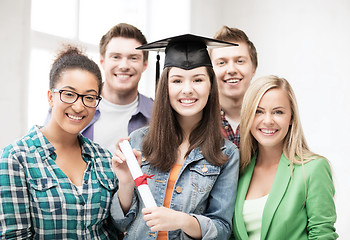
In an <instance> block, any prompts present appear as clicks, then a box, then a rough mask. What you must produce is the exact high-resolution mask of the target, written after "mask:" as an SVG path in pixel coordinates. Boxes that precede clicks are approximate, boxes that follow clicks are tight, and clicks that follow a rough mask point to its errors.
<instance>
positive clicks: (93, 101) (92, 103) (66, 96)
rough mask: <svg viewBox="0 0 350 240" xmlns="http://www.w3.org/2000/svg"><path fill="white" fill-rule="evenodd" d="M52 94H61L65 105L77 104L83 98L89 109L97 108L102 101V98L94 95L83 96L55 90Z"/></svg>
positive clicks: (68, 91)
mask: <svg viewBox="0 0 350 240" xmlns="http://www.w3.org/2000/svg"><path fill="white" fill-rule="evenodd" d="M52 92H55V93H60V99H61V101H62V102H64V103H75V102H76V101H77V100H78V98H79V97H81V99H82V101H83V104H84V105H85V106H86V107H89V108H95V107H97V106H98V104H99V103H100V101H101V99H102V98H101V97H100V96H96V95H92V94H84V95H82V94H79V93H76V92H73V91H70V90H58V89H55V88H53V89H52Z"/></svg>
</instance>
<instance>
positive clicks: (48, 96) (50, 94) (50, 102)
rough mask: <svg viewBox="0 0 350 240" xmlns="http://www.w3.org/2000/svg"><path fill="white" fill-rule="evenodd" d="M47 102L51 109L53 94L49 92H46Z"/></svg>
mask: <svg viewBox="0 0 350 240" xmlns="http://www.w3.org/2000/svg"><path fill="white" fill-rule="evenodd" d="M47 100H48V102H49V106H50V107H51V108H53V94H52V91H51V90H48V91H47Z"/></svg>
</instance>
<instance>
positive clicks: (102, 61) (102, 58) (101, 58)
mask: <svg viewBox="0 0 350 240" xmlns="http://www.w3.org/2000/svg"><path fill="white" fill-rule="evenodd" d="M103 63H104V57H103V56H102V55H100V64H101V66H102V68H103Z"/></svg>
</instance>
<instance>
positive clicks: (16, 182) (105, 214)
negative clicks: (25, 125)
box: [0, 126, 117, 239]
mask: <svg viewBox="0 0 350 240" xmlns="http://www.w3.org/2000/svg"><path fill="white" fill-rule="evenodd" d="M79 140H80V142H81V147H82V156H83V159H84V161H86V163H87V168H86V171H85V172H84V179H83V190H82V194H79V192H78V190H77V188H76V186H75V185H74V184H72V183H71V181H70V180H69V178H68V177H67V176H66V175H65V174H64V173H63V172H62V171H61V169H60V168H59V167H58V166H57V165H56V163H55V159H56V153H55V148H54V147H53V146H52V144H51V143H50V142H49V141H48V140H47V139H46V138H45V137H44V135H43V134H42V133H41V131H40V130H39V128H38V127H37V126H35V127H33V128H32V129H31V130H30V131H29V133H28V135H26V136H25V137H23V138H22V139H20V140H19V141H17V142H16V143H15V144H12V145H9V146H7V147H6V148H4V149H3V150H2V152H1V158H0V238H13V239H110V238H114V236H115V235H114V233H115V230H114V228H113V224H111V223H110V222H109V210H110V205H111V197H112V195H113V191H114V189H115V188H116V184H117V180H116V177H115V175H114V173H113V171H112V169H111V165H110V158H111V154H110V153H109V152H108V151H107V150H105V149H103V148H101V147H100V146H99V145H97V144H95V143H93V142H91V141H90V140H89V139H87V138H84V137H83V136H81V135H79Z"/></svg>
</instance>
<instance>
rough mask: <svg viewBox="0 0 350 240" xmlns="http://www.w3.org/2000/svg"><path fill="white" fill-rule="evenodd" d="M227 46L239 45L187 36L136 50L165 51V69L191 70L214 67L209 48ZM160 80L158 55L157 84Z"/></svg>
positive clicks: (176, 37) (167, 39) (147, 45)
mask: <svg viewBox="0 0 350 240" xmlns="http://www.w3.org/2000/svg"><path fill="white" fill-rule="evenodd" d="M227 46H238V44H235V43H228V42H224V41H220V40H216V39H212V38H206V37H201V36H196V35H192V34H185V35H180V36H175V37H170V38H166V39H163V40H159V41H155V42H152V43H148V44H145V45H142V46H140V47H138V48H136V49H140V50H145V51H158V52H159V51H164V49H165V60H164V68H166V67H178V68H182V69H185V70H190V69H193V68H197V67H202V66H209V67H212V64H211V60H210V57H209V53H208V51H207V48H215V47H227ZM158 78H159V55H157V66H156V82H157V81H158Z"/></svg>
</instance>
